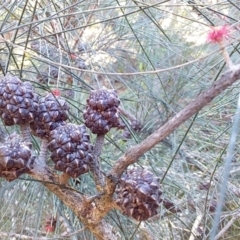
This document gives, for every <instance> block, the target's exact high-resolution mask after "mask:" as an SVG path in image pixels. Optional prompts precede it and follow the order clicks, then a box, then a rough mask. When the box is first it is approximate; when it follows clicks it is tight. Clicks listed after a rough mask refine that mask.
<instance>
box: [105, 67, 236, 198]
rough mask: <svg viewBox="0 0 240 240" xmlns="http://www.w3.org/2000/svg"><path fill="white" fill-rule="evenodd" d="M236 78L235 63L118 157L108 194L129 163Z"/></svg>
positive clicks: (109, 180)
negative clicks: (148, 134)
mask: <svg viewBox="0 0 240 240" xmlns="http://www.w3.org/2000/svg"><path fill="white" fill-rule="evenodd" d="M238 79H240V65H236V66H235V67H234V68H233V69H231V70H228V71H227V72H225V73H224V74H222V75H221V77H220V79H219V80H218V81H216V82H214V83H213V85H212V86H211V87H210V88H209V89H207V90H205V91H204V92H202V93H201V94H200V95H199V96H198V97H196V98H195V99H194V100H192V101H191V102H190V103H189V104H188V105H187V106H186V107H185V108H184V109H183V110H182V111H180V112H179V113H178V114H177V115H176V116H174V117H173V118H171V119H170V120H169V121H168V122H167V123H165V124H164V125H162V126H161V127H160V128H159V129H157V130H156V131H155V132H154V133H152V134H151V135H150V136H149V137H147V138H146V139H144V140H143V141H142V142H141V143H139V144H137V145H135V146H133V147H131V148H129V149H128V150H127V151H126V153H125V154H124V155H123V156H122V157H120V158H119V159H118V161H117V162H116V163H115V165H114V166H113V168H112V169H111V171H110V172H109V173H108V181H107V186H106V191H107V192H108V193H109V194H113V192H114V190H115V186H116V179H119V177H120V176H121V175H122V173H123V172H124V171H125V169H126V168H127V167H128V166H129V165H131V164H133V163H135V162H136V161H137V160H138V158H139V157H140V156H142V155H143V154H144V153H145V152H147V151H148V150H150V149H151V148H152V147H154V146H155V145H156V144H158V143H159V142H161V141H163V140H164V138H166V137H167V136H168V135H169V134H171V133H172V132H173V131H174V130H176V129H177V128H178V127H179V126H180V125H181V124H182V123H184V122H185V121H186V120H188V119H189V118H190V117H192V116H193V115H194V114H196V113H197V112H198V111H199V110H201V109H202V108H203V107H204V106H206V105H207V104H208V103H210V102H211V101H212V100H213V99H214V98H215V97H216V96H218V95H219V94H220V93H222V92H223V91H224V90H226V89H227V88H228V87H229V86H231V85H232V84H233V83H234V82H235V81H237V80H238Z"/></svg>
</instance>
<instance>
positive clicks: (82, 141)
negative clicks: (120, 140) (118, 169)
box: [48, 123, 93, 178]
mask: <svg viewBox="0 0 240 240" xmlns="http://www.w3.org/2000/svg"><path fill="white" fill-rule="evenodd" d="M89 140H90V138H89V135H88V134H87V132H86V127H85V126H84V125H76V124H72V123H68V124H66V125H64V126H60V127H58V128H56V129H55V130H53V131H52V132H51V134H50V138H49V141H50V142H49V145H48V149H49V150H50V151H51V158H52V160H53V162H54V163H55V169H56V170H59V171H62V172H65V173H66V174H68V175H69V176H71V177H74V178H76V177H78V176H79V175H81V174H84V173H86V172H88V170H89V163H90V162H91V161H92V155H91V154H90V153H91V152H92V149H93V147H92V145H91V144H90V141H89Z"/></svg>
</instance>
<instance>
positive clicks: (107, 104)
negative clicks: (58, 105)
mask: <svg viewBox="0 0 240 240" xmlns="http://www.w3.org/2000/svg"><path fill="white" fill-rule="evenodd" d="M119 104H120V101H119V98H118V96H117V93H116V91H115V90H109V89H101V90H98V91H92V92H91V93H90V95H89V98H88V99H87V106H86V110H85V111H84V114H83V118H84V119H85V125H86V126H87V127H88V128H90V130H91V131H92V133H94V134H106V133H107V132H108V131H109V130H110V128H112V127H118V126H119V124H120V123H119V112H118V109H117V108H118V106H119Z"/></svg>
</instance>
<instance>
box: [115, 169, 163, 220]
mask: <svg viewBox="0 0 240 240" xmlns="http://www.w3.org/2000/svg"><path fill="white" fill-rule="evenodd" d="M116 194H117V199H116V203H117V204H118V206H119V207H120V208H121V209H122V211H123V213H124V214H125V215H127V216H130V217H132V218H134V219H136V220H137V221H145V220H147V219H148V218H150V217H152V216H154V215H156V214H157V208H158V207H159V204H160V202H161V201H162V199H161V195H162V192H161V190H160V185H159V178H157V177H154V175H153V174H152V173H151V172H150V171H148V170H146V169H140V168H134V169H132V170H129V171H127V172H126V174H124V175H123V176H122V178H121V179H120V181H119V184H118V186H117V189H116Z"/></svg>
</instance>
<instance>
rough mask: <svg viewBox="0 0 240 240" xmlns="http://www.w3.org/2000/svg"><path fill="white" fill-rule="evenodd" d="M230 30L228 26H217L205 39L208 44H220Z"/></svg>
mask: <svg viewBox="0 0 240 240" xmlns="http://www.w3.org/2000/svg"><path fill="white" fill-rule="evenodd" d="M229 32H230V29H229V26H226V25H225V26H218V27H213V28H212V29H211V30H210V31H209V33H208V36H207V39H208V41H209V42H213V43H221V42H222V41H223V40H224V39H225V38H226V37H227V36H228V35H229Z"/></svg>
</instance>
